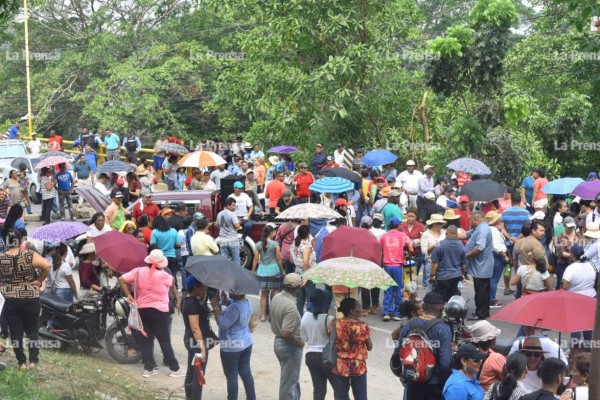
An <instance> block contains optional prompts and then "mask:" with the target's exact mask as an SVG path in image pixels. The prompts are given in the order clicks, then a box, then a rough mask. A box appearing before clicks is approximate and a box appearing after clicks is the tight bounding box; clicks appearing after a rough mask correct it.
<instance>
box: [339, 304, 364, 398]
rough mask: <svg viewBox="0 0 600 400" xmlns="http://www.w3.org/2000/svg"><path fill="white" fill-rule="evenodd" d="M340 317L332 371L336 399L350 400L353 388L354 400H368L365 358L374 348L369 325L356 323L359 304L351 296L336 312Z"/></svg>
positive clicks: (357, 321) (358, 315)
mask: <svg viewBox="0 0 600 400" xmlns="http://www.w3.org/2000/svg"><path fill="white" fill-rule="evenodd" d="M337 311H338V312H341V313H342V314H343V318H342V319H338V320H337V321H336V322H335V329H336V332H335V347H336V350H337V362H336V365H335V367H334V368H333V370H332V371H331V386H333V394H334V398H335V400H349V399H350V397H349V395H348V390H349V389H350V387H352V394H353V396H354V399H355V400H366V399H367V362H366V360H367V357H368V352H369V351H371V350H372V349H373V342H372V341H371V330H370V329H369V325H367V324H366V323H364V322H361V321H359V319H358V318H359V317H360V314H361V310H360V305H359V304H358V301H356V299H353V298H351V297H349V298H346V299H344V300H342V303H341V304H340V307H339V308H338V310H337Z"/></svg>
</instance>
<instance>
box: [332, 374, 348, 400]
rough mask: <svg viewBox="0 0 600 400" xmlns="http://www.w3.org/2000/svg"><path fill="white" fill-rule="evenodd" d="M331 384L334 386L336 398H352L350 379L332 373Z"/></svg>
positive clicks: (344, 399)
mask: <svg viewBox="0 0 600 400" xmlns="http://www.w3.org/2000/svg"><path fill="white" fill-rule="evenodd" d="M331 386H332V387H333V398H334V399H335V400H350V394H349V393H348V391H349V390H350V379H349V378H346V377H344V376H339V375H336V374H331Z"/></svg>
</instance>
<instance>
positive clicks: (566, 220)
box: [563, 217, 576, 228]
mask: <svg viewBox="0 0 600 400" xmlns="http://www.w3.org/2000/svg"><path fill="white" fill-rule="evenodd" d="M563 225H564V226H567V227H569V228H575V226H576V225H575V219H573V217H565V218H564V219H563Z"/></svg>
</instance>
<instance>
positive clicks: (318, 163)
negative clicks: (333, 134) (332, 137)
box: [310, 143, 327, 175]
mask: <svg viewBox="0 0 600 400" xmlns="http://www.w3.org/2000/svg"><path fill="white" fill-rule="evenodd" d="M326 163H327V154H325V152H324V151H323V145H322V144H321V143H318V144H317V145H316V146H315V154H314V155H313V156H312V158H311V159H310V166H311V167H312V173H313V174H314V175H317V174H318V173H319V171H321V170H322V169H323V167H324V166H325V164H326Z"/></svg>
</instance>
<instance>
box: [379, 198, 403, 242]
mask: <svg viewBox="0 0 600 400" xmlns="http://www.w3.org/2000/svg"><path fill="white" fill-rule="evenodd" d="M399 201H400V191H399V190H397V189H393V190H391V191H390V194H389V195H388V202H387V204H386V205H385V206H384V207H383V208H382V209H381V214H382V215H383V219H384V229H385V230H386V232H387V231H389V230H390V221H391V219H392V218H396V219H397V220H398V221H399V222H400V223H402V210H401V209H400V207H399V206H398V202H399Z"/></svg>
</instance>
